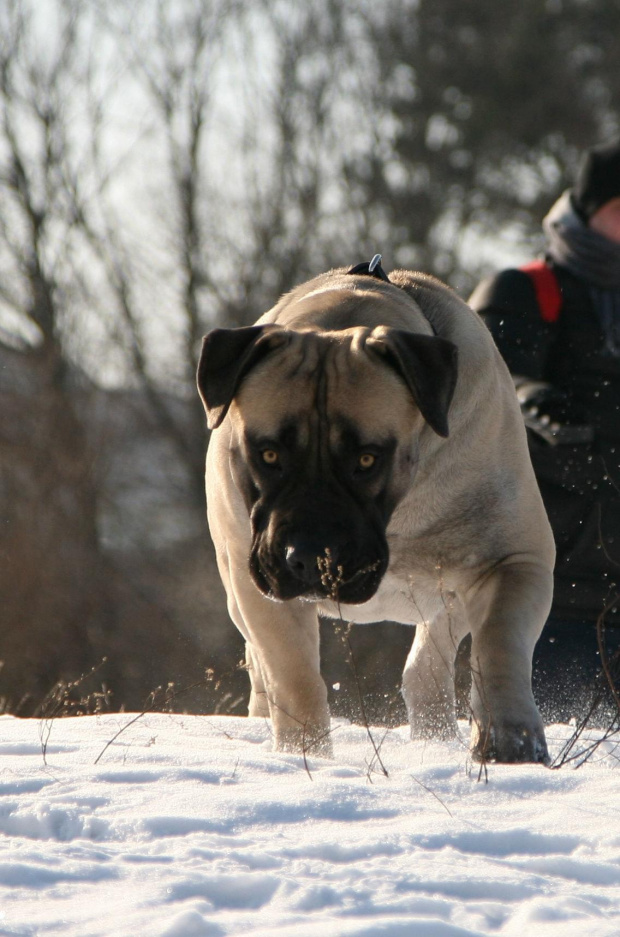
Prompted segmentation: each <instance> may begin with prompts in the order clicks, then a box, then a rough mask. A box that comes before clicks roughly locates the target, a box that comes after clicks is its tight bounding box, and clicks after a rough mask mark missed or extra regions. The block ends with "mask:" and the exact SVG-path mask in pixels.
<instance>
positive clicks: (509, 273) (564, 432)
mask: <svg viewBox="0 0 620 937" xmlns="http://www.w3.org/2000/svg"><path fill="white" fill-rule="evenodd" d="M469 304H470V306H471V307H472V308H473V309H475V311H476V312H478V313H479V314H480V316H481V317H482V319H483V320H484V322H485V323H486V325H487V327H488V328H489V330H490V332H491V334H492V335H493V338H494V339H495V343H496V345H497V347H498V349H499V351H500V353H501V355H502V357H503V359H504V361H505V362H506V364H507V365H508V368H509V370H510V372H511V374H512V376H513V380H514V382H515V388H516V391H517V397H518V399H519V403H520V404H521V411H522V413H523V418H524V420H525V424H526V426H527V427H528V428H529V429H530V430H532V432H534V433H536V434H537V435H538V436H539V437H541V438H542V439H544V440H545V441H546V442H547V443H549V444H551V445H580V444H583V443H589V442H591V441H592V439H593V437H594V433H593V430H592V427H591V426H590V425H589V424H588V419H587V415H586V414H584V413H583V412H582V411H581V410H580V408H579V407H577V406H575V404H574V402H573V401H572V399H571V397H570V394H568V393H566V392H565V391H563V390H560V389H558V388H556V387H554V386H553V385H552V384H550V383H549V382H548V381H546V380H545V378H546V369H547V359H548V354H549V349H550V347H551V345H552V343H553V340H554V338H555V330H556V328H557V326H556V325H555V324H549V323H547V322H545V321H544V320H543V319H542V317H541V313H540V309H539V307H538V302H537V299H536V292H535V289H534V284H533V283H532V280H531V278H530V277H529V276H528V275H527V274H526V273H524V272H523V271H521V270H504V271H503V272H502V273H499V274H497V275H496V276H493V277H489V278H488V279H486V280H483V281H482V282H481V283H480V284H479V285H478V286H477V287H476V289H475V290H474V292H473V293H472V296H471V298H470V300H469Z"/></svg>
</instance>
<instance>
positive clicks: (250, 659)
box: [229, 572, 332, 757]
mask: <svg viewBox="0 0 620 937" xmlns="http://www.w3.org/2000/svg"><path fill="white" fill-rule="evenodd" d="M230 587H231V588H232V590H233V593H234V599H233V601H229V610H230V613H231V617H232V618H233V621H234V622H235V624H236V625H237V627H238V628H239V630H240V631H241V633H242V634H243V635H244V637H245V639H246V642H247V644H246V661H247V664H248V669H249V672H250V680H251V683H252V692H251V697H250V715H267V714H268V715H269V716H270V717H271V722H272V726H273V732H274V741H275V748H276V749H278V750H280V751H294V752H300V753H306V754H311V755H322V756H324V757H329V756H330V755H331V751H332V748H331V738H330V730H329V709H328V705H327V688H326V686H325V683H324V681H323V678H322V677H321V671H320V655H319V624H318V617H317V613H316V609H315V607H314V606H313V605H312V604H310V603H302V602H299V601H297V600H292V601H290V602H272V601H270V600H269V599H267V598H265V597H264V596H263V595H261V594H260V593H259V592H258V590H257V589H256V588H255V586H254V585H253V583H252V582H251V581H250V579H249V577H248V576H247V574H246V573H245V572H240V573H239V575H237V576H235V575H234V574H233V575H231V577H230Z"/></svg>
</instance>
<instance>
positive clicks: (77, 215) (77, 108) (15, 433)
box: [0, 0, 620, 720]
mask: <svg viewBox="0 0 620 937" xmlns="http://www.w3.org/2000/svg"><path fill="white" fill-rule="evenodd" d="M618 36H620V2H618V0H546V2H545V0H503V2H502V3H492V2H491V0H382V2H380V3H377V2H371V0H356V2H353V0H304V2H303V3H302V2H299V0H270V2H263V0H252V3H247V2H246V3H243V2H234V0H166V2H164V0H2V2H1V3H0V661H1V670H0V710H2V711H8V712H13V713H19V714H21V715H25V716H29V715H40V714H45V713H46V712H47V713H49V712H50V711H52V712H53V711H57V710H58V711H60V710H62V711H84V710H93V709H97V708H110V709H113V710H117V709H120V708H125V709H131V710H136V709H137V710H140V709H141V708H142V707H144V706H151V705H156V706H158V705H167V706H169V707H172V708H174V709H176V710H187V711H190V712H224V713H226V712H229V713H241V712H244V711H245V705H246V701H247V691H248V681H247V674H245V673H244V672H243V669H242V668H240V667H239V661H240V660H241V658H242V654H243V648H242V642H241V639H240V637H239V636H238V634H237V632H236V630H235V629H234V627H233V626H232V624H231V623H230V621H229V619H228V616H227V613H226V607H225V599H224V595H223V590H222V588H221V586H220V582H219V577H218V574H217V570H216V568H215V563H214V557H213V552H212V547H211V544H210V541H209V537H208V532H207V526H206V520H205V497H204V488H203V466H204V452H205V448H206V444H207V433H206V426H205V421H204V415H203V412H202V408H201V405H200V402H199V400H198V397H197V394H196V391H195V385H194V371H195V366H196V361H197V355H198V351H199V344H200V338H201V336H202V335H203V334H204V333H205V331H207V330H208V329H209V328H211V327H213V326H215V325H220V326H240V325H247V324H249V323H251V322H253V321H254V320H255V319H256V318H257V317H258V316H259V315H260V314H261V313H262V312H263V311H265V310H266V309H267V308H269V307H270V306H271V305H272V304H273V303H274V301H275V300H276V298H277V297H278V296H279V294H280V293H282V292H283V291H285V290H287V289H289V288H290V287H292V286H294V285H295V284H296V283H299V282H301V281H303V280H304V279H306V278H308V277H311V276H314V275H316V274H318V273H320V272H322V271H324V270H326V269H329V268H330V267H333V266H340V265H351V264H354V263H357V262H359V261H362V260H369V259H370V257H371V256H372V255H373V254H374V253H375V252H380V253H382V255H383V264H384V267H385V268H386V270H387V271H388V272H389V270H390V269H393V268H395V267H399V266H405V267H410V268H414V269H421V270H424V271H427V272H430V273H434V274H436V275H438V276H440V277H441V278H442V279H444V280H446V281H447V282H449V283H450V284H451V285H452V286H453V287H454V288H455V289H456V290H457V291H458V292H459V293H460V295H461V296H462V297H463V298H464V299H467V297H468V295H469V293H470V292H471V289H472V288H473V286H474V285H475V284H476V282H477V281H478V280H479V279H480V277H481V276H482V275H483V274H486V273H488V272H490V271H492V270H494V269H497V268H499V267H501V266H505V265H507V264H509V263H520V262H523V261H525V260H528V259H530V258H531V257H532V256H534V255H535V253H536V252H537V250H538V249H539V248H540V247H541V246H542V238H541V230H540V220H541V218H542V216H543V214H544V213H545V211H546V210H547V209H548V207H549V206H550V205H551V204H552V202H553V201H554V199H555V198H556V197H557V196H558V194H559V193H560V192H561V191H562V189H563V188H566V187H568V186H569V185H570V184H571V181H572V176H573V173H574V170H575V167H576V164H577V161H578V158H579V155H580V153H581V152H582V151H583V149H585V148H587V147H589V146H591V145H593V144H595V143H597V142H600V141H602V140H605V139H607V138H609V137H611V136H613V135H615V134H617V133H618V131H619V130H620V68H618V54H617V53H618ZM381 628H382V634H381V636H378V635H377V632H376V629H364V628H353V629H352V631H351V632H350V634H349V636H348V638H347V637H346V636H345V632H344V629H343V628H342V626H340V627H334V625H333V623H324V624H323V642H324V651H323V653H324V659H325V673H326V679H327V681H328V685H329V686H330V687H331V691H330V692H331V695H332V703H333V704H334V708H335V710H336V711H337V712H341V713H348V714H350V715H353V716H357V715H359V713H360V707H361V705H362V704H361V703H360V695H359V693H358V690H361V691H362V696H363V698H364V705H365V706H366V710H367V715H368V716H369V718H373V719H377V718H381V719H386V720H389V719H397V720H399V719H400V718H401V716H402V712H401V709H400V708H399V707H400V705H401V704H400V702H399V698H398V695H397V686H398V681H399V671H400V669H401V668H402V665H403V662H404V658H405V656H406V653H407V649H408V647H409V645H410V643H411V639H412V632H411V630H410V629H407V628H404V627H402V626H397V625H389V624H385V625H382V626H381ZM352 655H353V659H352ZM358 684H359V686H358ZM158 687H161V688H162V689H161V690H158V689H157V688H158ZM54 707H55V708H54Z"/></svg>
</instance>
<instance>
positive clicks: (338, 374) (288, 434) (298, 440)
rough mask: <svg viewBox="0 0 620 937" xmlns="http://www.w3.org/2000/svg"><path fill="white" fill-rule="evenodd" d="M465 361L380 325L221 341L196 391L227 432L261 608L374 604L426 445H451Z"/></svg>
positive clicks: (271, 329) (224, 335) (221, 334)
mask: <svg viewBox="0 0 620 937" xmlns="http://www.w3.org/2000/svg"><path fill="white" fill-rule="evenodd" d="M455 382H456V348H455V346H454V345H453V344H451V343H450V342H447V341H445V340H443V339H440V338H436V337H433V336H429V335H421V334H413V333H410V332H407V331H402V330H398V329H392V328H388V327H385V326H378V327H376V328H370V327H357V328H351V329H346V330H344V331H336V332H320V331H315V330H305V331H303V330H301V331H294V330H289V329H284V328H281V327H279V326H274V325H264V326H252V327H250V328H241V329H215V330H214V331H212V332H210V333H209V334H208V335H207V336H206V337H205V339H204V342H203V349H202V355H201V358H200V363H199V366H198V388H199V391H200V395H201V397H202V400H203V403H204V406H205V410H206V413H207V419H208V423H209V427H210V428H211V429H216V428H217V427H218V426H219V425H220V424H221V423H222V421H223V420H224V419H225V418H226V417H227V418H228V420H229V421H230V422H231V430H232V436H231V439H232V443H231V463H230V464H231V470H232V472H233V474H234V477H235V481H236V484H237V487H238V488H239V490H240V491H241V492H242V495H243V498H244V500H245V503H246V506H247V509H248V513H249V516H250V521H251V529H252V546H251V551H250V560H249V562H250V572H251V575H252V578H253V580H254V582H255V584H256V586H257V587H258V588H259V589H260V591H261V592H263V593H264V594H265V595H268V596H270V597H272V598H275V599H279V600H286V599H292V598H307V599H311V600H312V599H314V600H317V599H323V598H326V597H329V598H332V599H335V600H337V601H339V602H342V603H343V604H360V603H363V602H367V601H368V600H369V599H370V598H372V596H373V595H374V594H375V592H376V591H377V589H378V587H379V584H380V582H381V579H382V577H383V575H384V574H385V572H386V570H387V567H388V562H389V551H388V545H387V539H386V529H387V525H388V522H389V519H390V516H391V514H392V512H393V510H394V508H395V506H396V505H397V504H398V502H399V500H400V499H401V498H402V497H403V495H404V494H405V492H406V491H408V490H409V488H410V487H411V484H412V481H413V478H414V475H415V472H416V467H417V458H418V441H419V437H420V434H421V432H423V431H429V432H435V433H437V434H438V435H440V436H447V435H448V424H447V414H448V408H449V405H450V400H451V398H452V394H453V391H454V386H455Z"/></svg>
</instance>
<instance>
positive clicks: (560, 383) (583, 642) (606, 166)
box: [469, 141, 620, 721]
mask: <svg viewBox="0 0 620 937" xmlns="http://www.w3.org/2000/svg"><path fill="white" fill-rule="evenodd" d="M543 230H544V232H545V235H546V239H547V245H546V252H545V257H544V260H541V261H535V262H533V263H531V264H527V265H526V266H525V267H523V268H520V269H509V270H504V271H502V272H501V273H499V274H497V275H495V276H493V277H490V278H489V279H486V280H484V281H483V282H482V283H480V284H479V286H478V287H477V288H476V289H475V291H474V293H473V295H472V296H471V298H470V300H469V302H470V305H471V306H472V307H473V308H474V309H475V310H476V311H477V312H479V313H480V315H481V316H482V317H483V319H484V320H485V322H486V324H487V326H488V328H489V329H490V330H491V332H492V334H493V336H494V338H495V341H496V344H497V346H498V348H499V350H500V352H501V354H502V356H503V357H504V360H505V361H506V364H507V365H508V367H509V369H510V371H511V373H512V375H513V377H514V381H515V386H516V390H517V396H518V398H519V401H520V403H521V408H522V412H523V415H524V419H525V422H526V426H527V428H528V437H529V442H530V453H531V457H532V463H533V465H534V469H535V472H536V476H537V478H538V482H539V485H540V489H541V492H542V495H543V499H544V502H545V506H546V508H547V513H548V515H549V520H550V521H551V526H552V528H553V531H554V534H555V539H556V546H557V561H556V571H555V594H554V601H553V607H552V611H551V617H550V619H549V622H548V623H547V625H546V627H545V630H544V631H543V635H542V637H541V640H540V642H539V645H538V648H537V652H536V656H535V659H534V685H535V689H536V690H537V691H538V694H539V703H540V705H541V708H542V710H543V715H544V716H545V717H546V718H547V719H558V720H562V721H564V720H567V719H570V718H571V717H573V716H574V717H577V718H578V717H580V716H582V715H583V714H584V710H587V707H588V705H589V701H590V700H591V698H592V695H593V693H594V691H595V687H596V686H597V681H599V680H600V677H598V676H597V675H598V674H600V671H601V657H600V655H599V647H598V642H597V634H596V626H597V622H599V620H600V621H601V623H603V624H604V632H605V640H606V653H605V657H606V658H612V657H613V655H614V653H615V651H616V649H617V646H618V644H619V643H620V141H616V142H613V143H610V144H607V145H605V146H601V147H598V148H594V149H592V150H590V151H589V152H587V153H586V154H585V157H584V159H583V161H582V164H581V167H580V170H579V173H578V176H577V180H576V183H575V186H574V187H573V188H572V189H571V190H569V191H567V192H564V194H563V195H562V196H561V197H560V198H559V199H558V201H557V202H556V203H555V204H554V205H553V207H552V208H551V210H550V212H549V214H548V215H547V216H546V218H545V219H544V220H543ZM560 673H561V683H560V684H558V681H557V677H558V675H559V674H560ZM550 684H554V685H555V686H556V687H557V692H551V691H550V689H549V687H550ZM541 697H543V698H542V699H541Z"/></svg>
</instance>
